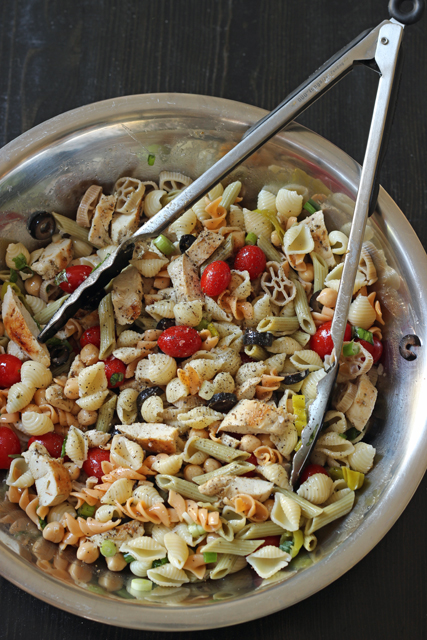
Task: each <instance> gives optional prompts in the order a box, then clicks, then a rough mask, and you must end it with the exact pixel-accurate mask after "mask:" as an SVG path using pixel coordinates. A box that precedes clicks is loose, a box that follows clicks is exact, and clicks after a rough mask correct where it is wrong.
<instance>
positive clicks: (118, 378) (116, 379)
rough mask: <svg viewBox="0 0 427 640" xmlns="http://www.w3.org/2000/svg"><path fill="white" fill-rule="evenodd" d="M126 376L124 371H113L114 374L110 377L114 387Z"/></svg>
mask: <svg viewBox="0 0 427 640" xmlns="http://www.w3.org/2000/svg"><path fill="white" fill-rule="evenodd" d="M123 378H124V375H123V373H113V375H112V376H111V378H110V385H111V386H112V387H114V385H116V384H118V383H119V382H121V381H122V380H123Z"/></svg>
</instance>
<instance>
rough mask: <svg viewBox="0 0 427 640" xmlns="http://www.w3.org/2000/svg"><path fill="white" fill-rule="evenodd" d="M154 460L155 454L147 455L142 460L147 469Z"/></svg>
mask: <svg viewBox="0 0 427 640" xmlns="http://www.w3.org/2000/svg"><path fill="white" fill-rule="evenodd" d="M156 460H157V458H156V456H148V458H145V460H144V465H145V466H146V467H147V468H148V469H151V465H152V464H153V462H156Z"/></svg>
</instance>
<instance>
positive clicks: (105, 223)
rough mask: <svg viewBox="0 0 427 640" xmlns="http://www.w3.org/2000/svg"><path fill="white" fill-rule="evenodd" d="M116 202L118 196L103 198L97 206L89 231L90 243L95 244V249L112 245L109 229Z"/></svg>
mask: <svg viewBox="0 0 427 640" xmlns="http://www.w3.org/2000/svg"><path fill="white" fill-rule="evenodd" d="M116 200H117V198H116V196H101V199H100V201H99V202H98V204H97V205H96V209H95V213H94V215H93V218H92V224H91V227H90V231H89V242H91V243H92V244H94V245H95V247H100V248H102V247H108V245H110V244H112V243H111V238H110V234H109V229H110V222H111V220H112V218H113V213H114V208H115V206H116Z"/></svg>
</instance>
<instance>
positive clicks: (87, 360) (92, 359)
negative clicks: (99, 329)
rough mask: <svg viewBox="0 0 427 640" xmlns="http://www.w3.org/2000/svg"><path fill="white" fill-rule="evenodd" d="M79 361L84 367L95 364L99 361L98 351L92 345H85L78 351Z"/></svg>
mask: <svg viewBox="0 0 427 640" xmlns="http://www.w3.org/2000/svg"><path fill="white" fill-rule="evenodd" d="M80 359H81V361H82V362H83V363H84V364H85V365H86V366H90V365H91V364H96V363H97V362H98V361H99V349H98V347H95V345H94V344H85V346H84V347H83V349H82V350H81V351H80Z"/></svg>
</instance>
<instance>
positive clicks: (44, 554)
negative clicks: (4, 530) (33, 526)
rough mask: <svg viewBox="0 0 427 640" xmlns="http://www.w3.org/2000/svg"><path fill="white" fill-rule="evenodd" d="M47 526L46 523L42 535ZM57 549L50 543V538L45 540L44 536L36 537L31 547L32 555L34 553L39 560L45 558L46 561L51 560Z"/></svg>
mask: <svg viewBox="0 0 427 640" xmlns="http://www.w3.org/2000/svg"><path fill="white" fill-rule="evenodd" d="M48 526H49V525H47V526H46V527H45V529H44V530H43V536H44V532H45V530H46V529H47V528H48ZM9 531H12V527H11V528H10V529H9ZM21 531H22V529H21ZM57 550H58V547H56V546H55V545H54V544H52V543H51V542H50V540H46V539H45V538H44V537H43V538H41V537H40V538H38V539H37V540H36V541H35V543H34V544H33V549H32V551H33V553H34V555H36V556H37V558H38V559H39V560H47V561H49V560H52V558H53V556H54V555H55V553H56V552H57Z"/></svg>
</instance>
